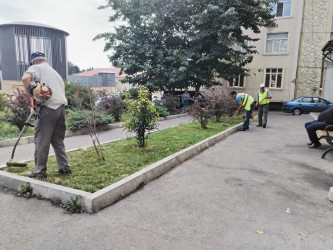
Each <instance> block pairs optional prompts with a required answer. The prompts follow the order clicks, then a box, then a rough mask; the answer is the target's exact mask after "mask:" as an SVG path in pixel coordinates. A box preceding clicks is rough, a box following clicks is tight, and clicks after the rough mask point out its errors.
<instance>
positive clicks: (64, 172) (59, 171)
mask: <svg viewBox="0 0 333 250" xmlns="http://www.w3.org/2000/svg"><path fill="white" fill-rule="evenodd" d="M54 173H56V174H63V175H70V174H72V170H71V169H69V170H65V169H59V170H56V171H55V172H54Z"/></svg>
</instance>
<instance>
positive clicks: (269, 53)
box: [264, 32, 289, 55]
mask: <svg viewBox="0 0 333 250" xmlns="http://www.w3.org/2000/svg"><path fill="white" fill-rule="evenodd" d="M275 34H287V38H286V39H284V38H281V39H279V40H277V39H269V40H268V36H269V35H275ZM282 40H287V48H286V51H285V52H280V51H281V41H282ZM268 41H273V42H272V51H271V52H267V48H268V46H267V44H268ZM274 41H279V52H274ZM288 53H289V32H276V33H267V34H266V42H265V53H264V54H265V55H287V54H288Z"/></svg>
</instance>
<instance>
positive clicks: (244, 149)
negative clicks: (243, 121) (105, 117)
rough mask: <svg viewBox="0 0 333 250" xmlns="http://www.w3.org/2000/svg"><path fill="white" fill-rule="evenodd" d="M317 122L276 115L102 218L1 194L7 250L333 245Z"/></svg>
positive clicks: (328, 181)
mask: <svg viewBox="0 0 333 250" xmlns="http://www.w3.org/2000/svg"><path fill="white" fill-rule="evenodd" d="M310 120H312V117H311V116H310V115H301V116H292V115H290V114H285V113H281V112H270V113H269V123H268V126H267V128H266V129H263V128H257V127H256V126H255V125H256V124H254V123H252V124H251V125H250V130H249V131H246V132H237V133H235V134H233V135H231V136H230V137H228V138H227V139H225V140H223V141H221V142H219V143H217V144H215V146H213V147H211V148H209V149H207V150H205V151H204V152H203V153H201V154H198V155H197V156H196V157H194V158H192V159H190V160H188V161H186V162H184V163H183V164H181V165H179V166H178V167H176V168H175V169H173V170H172V171H170V172H169V173H167V174H165V175H163V176H161V177H160V178H158V179H156V180H155V181H153V182H151V183H149V184H147V185H145V186H144V187H143V188H142V189H140V190H138V191H137V192H135V193H133V194H131V195H129V196H128V197H126V198H125V199H123V200H121V201H119V202H117V203H116V204H114V205H112V206H110V207H108V208H105V209H104V210H101V211H99V212H98V213H97V214H94V215H90V214H75V215H68V214H66V213H65V212H64V211H63V210H62V209H60V208H58V207H55V206H53V205H52V204H50V202H48V201H43V200H38V199H35V198H33V199H24V198H20V197H15V196H13V195H12V194H11V193H8V191H5V190H4V189H1V188H0V210H1V212H2V215H3V216H2V218H1V222H0V225H1V229H0V235H1V236H0V249H23V248H24V249H43V250H44V249H191V250H192V249H228V250H229V249H284V250H285V249H293V250H294V249H316V250H317V249H331V248H332V245H333V238H332V233H333V227H332V218H333V209H332V206H333V204H332V203H331V202H330V201H329V200H328V197H327V194H328V190H329V188H330V187H331V186H333V164H332V163H333V154H328V155H327V159H321V158H320V157H321V154H322V152H323V150H324V149H309V148H307V146H306V143H307V142H308V138H307V135H306V132H305V129H304V123H305V122H307V121H310ZM171 121H172V120H170V122H171ZM161 124H162V123H161ZM66 143H67V142H66ZM323 145H324V147H325V146H326V143H325V142H323ZM1 156H2V153H1Z"/></svg>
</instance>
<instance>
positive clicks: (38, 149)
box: [33, 105, 71, 175]
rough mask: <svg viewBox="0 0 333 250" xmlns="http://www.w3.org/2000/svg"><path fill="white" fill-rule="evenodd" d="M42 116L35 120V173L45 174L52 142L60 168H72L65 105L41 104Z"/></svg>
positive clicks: (40, 112) (40, 114) (40, 113)
mask: <svg viewBox="0 0 333 250" xmlns="http://www.w3.org/2000/svg"><path fill="white" fill-rule="evenodd" d="M39 116H40V118H39V119H37V120H36V122H35V169H34V170H33V173H34V174H38V175H45V174H46V164H47V159H48V155H49V150H50V144H51V145H52V147H53V149H54V153H55V155H56V158H57V164H58V169H59V170H65V171H67V170H70V169H71V167H70V166H69V164H68V158H67V155H66V150H65V145H64V138H65V132H66V123H65V105H61V106H60V107H59V108H57V109H51V108H48V107H46V106H41V108H40V111H39Z"/></svg>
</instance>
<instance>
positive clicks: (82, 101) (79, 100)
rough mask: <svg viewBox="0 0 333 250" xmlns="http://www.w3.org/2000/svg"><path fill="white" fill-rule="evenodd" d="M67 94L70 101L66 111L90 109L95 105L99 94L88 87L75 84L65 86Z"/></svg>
mask: <svg viewBox="0 0 333 250" xmlns="http://www.w3.org/2000/svg"><path fill="white" fill-rule="evenodd" d="M65 94H66V98H67V101H68V105H67V106H66V109H72V110H75V109H88V110H90V109H91V107H92V106H94V105H95V102H96V100H97V94H96V93H95V92H94V91H93V90H92V89H91V88H88V87H84V86H81V85H79V84H75V83H68V82H66V84H65Z"/></svg>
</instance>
